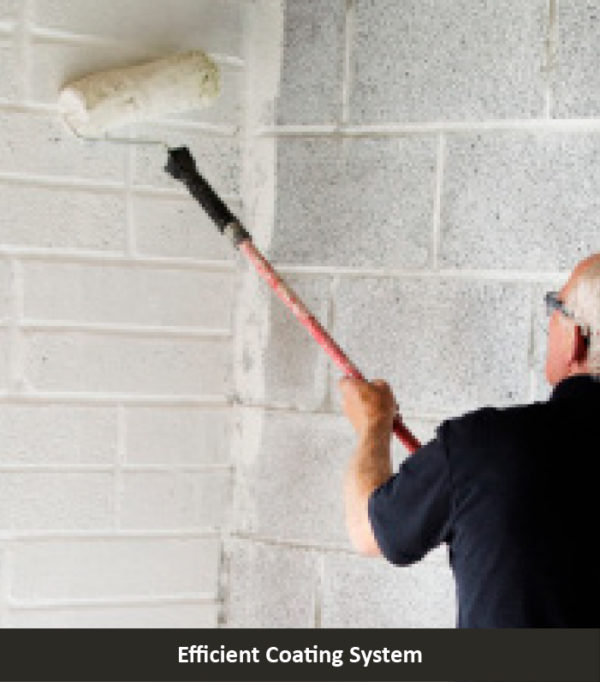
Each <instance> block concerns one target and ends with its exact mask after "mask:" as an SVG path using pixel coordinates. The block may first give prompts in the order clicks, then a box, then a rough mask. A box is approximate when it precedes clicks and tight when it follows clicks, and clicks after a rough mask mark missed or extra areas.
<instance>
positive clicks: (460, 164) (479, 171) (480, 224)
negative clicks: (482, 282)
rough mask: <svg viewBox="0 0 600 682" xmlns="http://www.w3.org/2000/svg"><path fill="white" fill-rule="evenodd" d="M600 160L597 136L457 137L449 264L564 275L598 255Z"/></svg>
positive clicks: (443, 251)
mask: <svg viewBox="0 0 600 682" xmlns="http://www.w3.org/2000/svg"><path fill="white" fill-rule="evenodd" d="M599 158H600V142H599V141H598V138H597V135H595V134H594V133H584V132H578V133H569V132H559V133H549V132H540V131H496V132H481V133H478V134H466V133H458V134H452V135H450V136H449V137H448V140H447V159H446V163H445V172H444V183H443V196H442V214H441V237H440V239H441V246H440V263H441V265H442V266H445V267H458V268H490V269H501V268H515V269H523V270H538V271H539V270H549V271H556V270H560V269H565V268H570V267H571V264H572V263H573V262H574V261H577V260H579V259H581V258H583V257H584V256H586V255H588V254H590V253H592V252H593V251H594V250H597V247H598V221H597V216H596V213H597V196H596V189H595V188H596V187H597V186H598V183H600V168H599V164H598V159H599Z"/></svg>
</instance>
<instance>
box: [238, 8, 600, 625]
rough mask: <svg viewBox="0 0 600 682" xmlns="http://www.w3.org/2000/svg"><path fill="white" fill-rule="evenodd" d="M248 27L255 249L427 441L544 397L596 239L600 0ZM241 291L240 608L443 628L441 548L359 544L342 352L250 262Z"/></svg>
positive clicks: (450, 620) (451, 615) (353, 15)
mask: <svg viewBox="0 0 600 682" xmlns="http://www.w3.org/2000/svg"><path fill="white" fill-rule="evenodd" d="M248 34H249V39H248V42H247V44H248V50H249V51H248V69H247V77H248V91H249V93H250V96H249V99H248V108H247V129H246V138H245V155H244V170H245V172H244V182H243V193H244V199H245V203H244V206H245V211H246V213H245V214H246V219H247V221H248V223H249V225H250V227H251V230H252V232H253V234H254V235H255V241H256V243H257V245H258V246H259V248H261V249H263V250H264V251H265V253H266V254H267V256H268V257H270V258H271V259H272V260H273V262H274V263H275V265H276V266H277V267H278V269H279V270H280V271H281V272H282V273H283V274H284V275H285V276H287V278H289V280H290V281H291V283H292V284H293V286H294V287H295V288H296V290H297V291H298V292H299V293H300V294H301V296H302V297H304V298H305V300H306V301H307V303H308V304H309V306H310V307H312V309H313V310H314V311H315V313H316V314H317V316H318V317H319V319H320V320H321V322H322V323H323V324H324V325H325V326H326V327H327V328H328V329H329V330H330V331H331V332H332V333H333V335H334V337H335V338H336V340H338V342H339V343H340V344H341V345H342V347H343V348H345V349H346V350H347V352H348V354H349V356H350V357H351V358H352V359H353V360H354V362H355V363H356V364H357V365H358V366H359V367H360V368H361V369H362V370H363V372H364V373H365V374H366V375H367V376H369V377H371V378H375V377H381V378H385V379H387V380H388V381H389V382H390V383H391V385H392V387H393V389H394V391H395V393H396V395H397V397H398V401H399V404H400V406H401V411H402V412H403V414H404V417H405V420H406V422H407V424H408V425H409V426H410V427H411V428H412V429H413V430H414V431H415V432H416V434H417V435H418V436H419V437H420V438H421V439H423V440H427V439H428V438H430V437H431V436H432V434H433V433H434V429H435V427H436V425H437V424H439V423H440V422H441V421H442V420H443V419H445V418H447V417H451V416H455V415H458V414H461V413H463V412H465V411H467V410H471V409H475V408H477V407H479V406H483V405H497V406H504V405H511V404H517V403H522V402H529V401H532V400H536V399H545V398H546V397H547V396H548V386H546V384H545V381H544V376H543V364H544V353H545V317H544V314H545V313H544V307H543V299H542V297H543V293H544V292H545V291H546V290H548V289H549V288H556V287H559V286H560V285H561V284H562V283H563V282H564V280H565V278H566V277H567V275H568V273H569V271H570V270H571V269H572V267H573V266H574V265H575V263H576V262H577V261H578V260H579V259H580V258H582V257H584V256H585V255H587V254H588V253H590V252H594V251H598V250H599V247H600V227H599V223H598V193H597V191H596V188H597V185H598V174H599V170H598V169H599V168H600V164H599V161H600V155H599V153H598V152H599V143H600V76H599V75H598V74H599V72H598V68H597V64H598V61H599V59H600V48H599V45H600V41H599V40H598V38H600V2H598V1H596V0H591V1H589V2H586V3H581V2H577V0H534V1H532V2H527V3H523V2H520V1H519V0H509V1H508V2H472V1H468V2H467V1H464V2H463V1H462V0H460V1H458V2H457V1H456V0H427V1H423V0H414V1H413V0H407V1H406V2H402V3H399V2H395V1H394V0H281V1H279V0H257V1H256V2H254V3H253V4H252V13H251V16H250V17H249V25H248ZM238 303H239V305H238V306H237V307H236V310H237V313H236V323H235V332H234V376H235V386H236V392H237V393H238V395H239V397H240V400H241V405H240V407H239V409H238V416H237V418H236V425H235V431H234V441H233V442H234V445H233V450H232V452H233V453H234V457H235V462H236V470H235V476H236V483H235V491H234V517H233V525H232V533H231V537H230V539H229V542H228V545H227V547H228V548H227V556H228V566H229V571H228V579H227V580H228V591H227V599H226V623H227V624H228V625H229V626H255V627H263V626H302V627H322V626H324V627H326V626H331V627H335V626H342V627H344V626H354V627H356V626H372V627H377V626H379V627H392V626H395V627H438V626H439V627H452V626H453V625H454V622H455V615H456V611H455V600H454V591H453V585H452V579H451V574H450V571H449V569H448V565H447V559H446V553H445V550H444V548H440V549H438V550H435V551H434V552H432V553H431V554H430V555H428V556H427V557H426V558H425V560H424V561H423V562H421V563H419V564H417V565H415V566H412V567H410V568H405V569H397V568H394V567H392V566H390V565H388V564H386V563H384V562H383V561H382V560H374V559H366V558H360V557H357V556H356V555H355V554H354V552H353V551H352V550H351V548H350V546H349V544H348V541H347V539H346V536H345V530H344V527H343V515H342V497H341V481H342V475H343V471H344V469H345V465H346V462H347V459H348V457H349V455H350V453H351V452H352V449H353V447H354V444H355V439H354V434H353V431H352V429H351V426H350V425H349V423H348V422H347V421H346V420H345V418H344V417H343V415H342V414H341V410H340V402H339V396H338V393H337V387H336V383H337V379H338V377H339V376H340V375H339V372H338V370H337V369H336V368H334V367H333V366H332V364H331V363H330V362H329V361H328V360H327V359H326V358H324V356H323V353H322V352H321V351H320V350H319V349H317V348H316V347H315V345H314V343H313V342H312V340H310V339H309V338H308V337H307V336H306V335H305V332H304V331H303V330H302V329H301V328H300V327H299V326H297V324H296V323H295V321H294V320H293V318H292V316H291V315H290V314H289V313H288V312H287V310H285V309H284V308H283V307H282V306H281V304H280V303H279V302H278V301H277V300H276V299H274V298H273V297H272V296H270V294H269V292H268V291H265V287H263V286H262V284H260V283H257V281H256V278H255V277H253V276H252V275H251V274H247V275H244V277H243V281H242V286H241V289H240V292H239V298H238ZM403 456H404V453H403V452H402V450H401V448H400V447H398V446H396V445H395V446H394V457H395V461H396V463H398V462H399V461H400V459H401V458H402V457H403Z"/></svg>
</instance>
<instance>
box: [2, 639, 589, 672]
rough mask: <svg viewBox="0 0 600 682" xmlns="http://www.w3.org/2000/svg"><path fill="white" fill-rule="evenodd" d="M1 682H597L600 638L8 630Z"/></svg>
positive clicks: (3, 650) (3, 640)
mask: <svg viewBox="0 0 600 682" xmlns="http://www.w3.org/2000/svg"><path fill="white" fill-rule="evenodd" d="M0 638H1V640H0V641H1V647H0V680H2V681H9V680H10V681H11V682H21V681H25V680H27V681H30V682H33V681H35V682H54V681H55V680H56V681H59V680H60V681H61V682H84V681H87V680H90V681H98V682H112V681H115V682H116V681H118V682H129V681H130V680H131V681H139V682H155V681H156V682H158V681H160V682H177V681H179V680H196V681H197V680H213V681H216V680H232V681H236V680H237V681H241V680H257V681H258V680H260V681H261V682H269V681H271V680H273V681H277V682H285V681H288V680H289V681H290V682H291V681H292V680H299V681H306V680H310V681H311V682H318V681H319V680H321V681H327V680H340V681H345V682H350V681H353V680H368V681H369V682H376V681H378V680H398V681H402V680H407V681H412V682H417V681H418V680H429V681H431V682H441V681H445V682H449V681H450V680H452V681H454V682H461V681H465V682H598V680H599V679H600V672H599V649H600V630H553V629H547V630H525V629H523V630H439V629H436V630H417V629H411V630H395V629H386V630H354V629H353V630H340V629H336V630H333V629H331V630H327V629H324V630H301V629H298V630H293V629H287V630H281V629H280V630H271V629H265V630H250V629H247V630H246V629H244V630H200V629H199V630H187V629H185V630H184V629H182V630H177V629H168V630H162V629H161V630H125V629H123V630H118V629H115V630H100V629H98V630H72V629H69V630H67V629H64V630H39V629H32V630H4V631H2V633H0Z"/></svg>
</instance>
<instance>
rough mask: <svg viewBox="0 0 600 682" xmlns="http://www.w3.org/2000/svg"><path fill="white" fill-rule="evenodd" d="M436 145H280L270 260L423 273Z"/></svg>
mask: <svg viewBox="0 0 600 682" xmlns="http://www.w3.org/2000/svg"><path fill="white" fill-rule="evenodd" d="M436 145H437V143H436V140H435V137H434V136H433V135H424V136H423V137H410V138H406V137H405V138H393V139H387V138H385V139H371V138H357V139H345V140H342V139H341V138H340V139H319V138H298V139H285V140H282V141H280V143H279V145H278V154H277V163H278V167H277V199H276V227H275V230H274V233H273V238H272V244H271V247H270V255H271V256H272V257H273V258H275V259H278V260H282V261H283V262H285V263H290V262H295V263H303V264H304V263H306V264H319V265H343V266H365V267H378V268H381V267H414V268H416V267H426V266H427V265H428V264H429V263H430V256H431V248H432V247H431V243H432V235H433V198H434V188H435V165H436Z"/></svg>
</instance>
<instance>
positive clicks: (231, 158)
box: [0, 0, 245, 627]
mask: <svg viewBox="0 0 600 682" xmlns="http://www.w3.org/2000/svg"><path fill="white" fill-rule="evenodd" d="M244 12H245V3H243V2H237V1H236V0H219V1H218V2H213V0H169V2H163V1H162V0H151V1H150V2H148V1H146V0H144V1H142V0H124V1H123V0H118V1H117V0H115V1H114V2H113V1H109V2H95V1H92V0H12V1H11V0H1V1H0V72H1V74H0V206H1V210H0V282H1V284H2V286H1V289H0V625H1V626H4V627H21V626H24V627H34V626H42V627H45V626H48V627H54V626H74V627H79V626H82V627H102V626H112V627H115V626H122V627H127V626H149V627H160V626H166V627H170V626H173V627H198V626H209V627H212V626H216V625H217V624H218V622H219V619H220V618H221V614H220V604H221V602H222V594H221V591H222V588H221V565H222V557H223V532H224V528H225V527H226V525H227V523H228V519H229V516H230V510H231V504H232V464H231V458H230V434H231V425H232V419H231V412H232V409H231V405H232V400H233V389H232V360H231V358H232V307H233V302H234V296H235V288H236V281H237V275H236V268H235V260H234V255H233V254H232V251H231V249H230V248H229V246H228V244H227V243H223V240H222V238H221V237H220V236H219V235H218V233H217V232H216V230H215V229H214V227H213V226H212V225H211V224H210V223H209V221H208V220H207V219H206V218H205V217H204V215H203V213H202V211H201V210H200V209H199V207H197V206H196V205H195V204H194V202H193V201H191V199H189V197H188V196H187V195H186V193H185V192H184V191H183V190H182V188H181V187H180V186H178V185H177V183H175V182H174V181H172V180H171V179H170V178H169V177H168V176H167V175H166V174H165V173H164V172H163V171H162V166H163V165H164V163H165V162H166V158H164V153H163V152H162V151H161V152H157V151H156V150H155V149H154V148H145V147H139V148H136V147H131V148H128V147H122V146H115V145H110V144H107V145H96V144H93V143H86V142H82V141H80V140H77V139H74V138H73V137H72V136H70V134H69V133H68V132H67V131H66V130H65V128H64V127H63V126H62V124H61V123H60V121H59V120H58V117H57V115H56V111H55V109H54V106H55V101H56V96H57V92H58V90H59V88H60V86H61V85H62V84H63V83H64V82H65V81H67V80H69V79H70V78H73V77H75V76H77V75H80V74H84V73H86V72H88V71H92V70H98V69H103V68H106V67H109V66H113V65H117V64H122V63H126V62H129V61H135V60H140V59H146V58H151V57H154V56H158V55H163V54H166V53H169V52H171V51H176V50H181V49H187V48H196V47H200V48H203V49H205V50H207V51H208V52H209V53H210V54H211V55H213V57H214V58H215V59H216V60H217V62H218V64H219V66H220V68H221V72H222V75H223V93H222V96H221V98H220V99H219V100H218V102H217V103H216V104H215V105H214V107H213V108H211V109H207V110H206V111H205V112H200V113H199V114H198V115H195V116H193V117H183V118H173V119H172V120H168V121H161V122H155V123H153V124H152V125H148V126H139V128H138V129H137V130H135V129H132V130H129V131H127V132H128V133H131V134H136V133H139V134H140V135H141V134H145V133H147V134H148V135H153V136H156V137H158V138H164V139H165V140H167V141H168V142H169V143H171V144H188V145H189V146H190V148H191V150H192V152H193V153H194V154H195V155H196V156H197V158H198V162H199V165H200V168H201V169H202V170H203V171H204V172H205V173H206V175H207V177H209V178H210V181H211V182H212V183H213V184H214V186H215V187H216V188H217V190H218V191H219V192H220V193H222V195H223V196H224V197H225V198H226V199H227V200H228V201H229V202H230V203H231V205H232V207H233V208H234V209H235V210H239V208H240V200H241V194H240V178H241V169H242V164H241V139H242V138H241V134H240V131H241V126H242V113H243V107H242V102H243V83H244V59H243V49H244V47H243V28H244V23H245V19H244Z"/></svg>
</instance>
